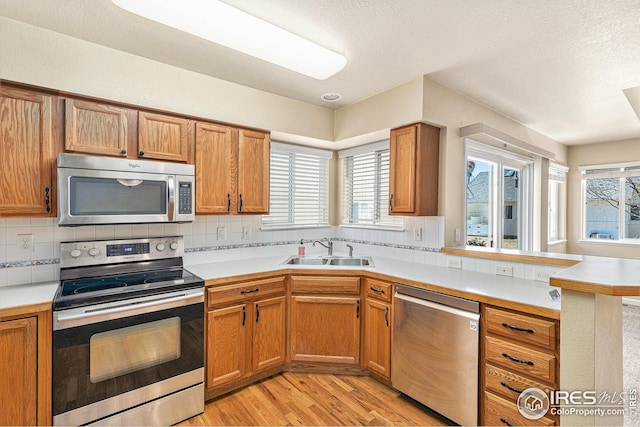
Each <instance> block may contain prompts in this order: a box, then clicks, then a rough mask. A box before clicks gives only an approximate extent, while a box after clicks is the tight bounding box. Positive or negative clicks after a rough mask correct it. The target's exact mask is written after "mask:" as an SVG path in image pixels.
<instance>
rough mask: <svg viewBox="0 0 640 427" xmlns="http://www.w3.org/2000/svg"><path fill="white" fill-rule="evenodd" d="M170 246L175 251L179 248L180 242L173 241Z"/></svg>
mask: <svg viewBox="0 0 640 427" xmlns="http://www.w3.org/2000/svg"><path fill="white" fill-rule="evenodd" d="M169 247H170V248H171V250H172V251H175V250H176V249H178V244H177V243H176V242H171V244H170V245H169Z"/></svg>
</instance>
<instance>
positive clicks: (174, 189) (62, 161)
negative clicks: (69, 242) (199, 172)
mask: <svg viewBox="0 0 640 427" xmlns="http://www.w3.org/2000/svg"><path fill="white" fill-rule="evenodd" d="M58 197H59V198H58V202H59V203H58V211H59V215H58V223H59V224H60V225H69V226H73V225H98V224H135V223H158V222H160V223H162V222H189V221H193V220H194V219H195V169H194V166H193V165H185V164H178V163H167V162H152V161H143V160H132V159H117V158H109V157H97V156H86V155H78V154H58Z"/></svg>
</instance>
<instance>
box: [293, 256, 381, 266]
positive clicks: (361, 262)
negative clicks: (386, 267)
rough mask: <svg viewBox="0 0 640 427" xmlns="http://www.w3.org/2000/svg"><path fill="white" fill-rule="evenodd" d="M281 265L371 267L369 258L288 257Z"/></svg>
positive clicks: (371, 262)
mask: <svg viewBox="0 0 640 427" xmlns="http://www.w3.org/2000/svg"><path fill="white" fill-rule="evenodd" d="M282 264H288V265H324V266H336V267H338V266H373V260H372V259H371V257H356V258H342V257H302V256H292V257H289V258H288V259H287V260H286V261H285V262H283V263H282Z"/></svg>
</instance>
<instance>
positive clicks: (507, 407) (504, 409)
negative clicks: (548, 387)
mask: <svg viewBox="0 0 640 427" xmlns="http://www.w3.org/2000/svg"><path fill="white" fill-rule="evenodd" d="M482 418H483V420H482V421H483V423H482V424H483V425H485V426H552V425H554V422H553V420H551V419H549V418H547V417H546V416H544V417H542V418H540V419H538V420H530V419H527V418H525V417H523V416H522V414H520V411H518V406H517V405H516V404H515V403H511V402H508V401H506V400H504V399H502V398H501V397H498V396H496V395H494V394H492V393H489V392H486V391H485V392H484V409H483V417H482Z"/></svg>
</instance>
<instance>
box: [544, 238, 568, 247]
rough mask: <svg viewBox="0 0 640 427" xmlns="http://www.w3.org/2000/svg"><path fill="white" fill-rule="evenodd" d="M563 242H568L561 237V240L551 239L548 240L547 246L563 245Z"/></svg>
mask: <svg viewBox="0 0 640 427" xmlns="http://www.w3.org/2000/svg"><path fill="white" fill-rule="evenodd" d="M563 243H567V240H566V239H561V240H549V241H548V242H547V246H555V245H561V244H563Z"/></svg>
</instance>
